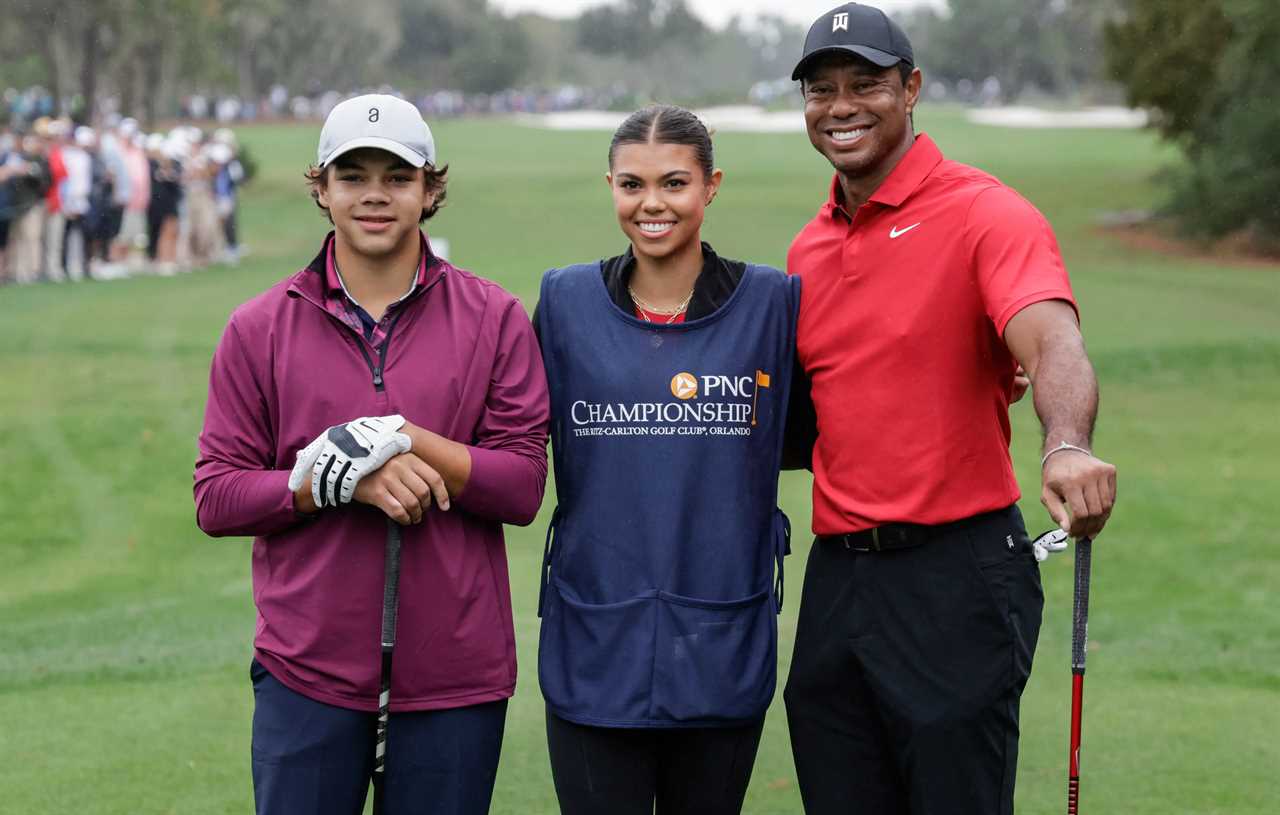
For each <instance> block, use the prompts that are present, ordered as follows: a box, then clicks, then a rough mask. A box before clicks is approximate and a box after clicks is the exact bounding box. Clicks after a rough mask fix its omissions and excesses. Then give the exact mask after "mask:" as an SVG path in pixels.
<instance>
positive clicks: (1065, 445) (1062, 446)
mask: <svg viewBox="0 0 1280 815" xmlns="http://www.w3.org/2000/svg"><path fill="white" fill-rule="evenodd" d="M1063 450H1075V451H1076V452H1077V453H1084V454H1085V455H1086V456H1092V455H1093V453H1091V452H1090V451H1088V450H1086V449H1084V448H1083V447H1076V446H1075V445H1074V444H1068V443H1067V442H1065V441H1064V442H1059V443H1058V446H1057V447H1055V448H1053V449H1052V450H1050V451H1049V452H1047V453H1045V454H1044V458H1042V459H1040V469H1042V470H1043V469H1044V463H1045V462H1046V461H1048V460H1049V456H1051V455H1053V454H1054V453H1061V452H1062V451H1063Z"/></svg>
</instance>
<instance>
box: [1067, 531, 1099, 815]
mask: <svg viewBox="0 0 1280 815" xmlns="http://www.w3.org/2000/svg"><path fill="white" fill-rule="evenodd" d="M1092 560H1093V541H1091V540H1090V539H1089V538H1080V539H1079V540H1078V541H1076V569H1075V592H1074V601H1073V603H1072V609H1071V756H1070V759H1069V760H1068V772H1067V815H1077V813H1078V812H1079V806H1080V724H1081V721H1082V719H1083V713H1084V662H1085V656H1086V654H1087V652H1088V650H1089V573H1090V567H1091V566H1092Z"/></svg>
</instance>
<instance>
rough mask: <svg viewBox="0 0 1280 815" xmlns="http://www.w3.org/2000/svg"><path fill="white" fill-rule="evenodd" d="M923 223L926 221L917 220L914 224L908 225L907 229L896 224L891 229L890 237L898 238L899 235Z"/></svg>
mask: <svg viewBox="0 0 1280 815" xmlns="http://www.w3.org/2000/svg"><path fill="white" fill-rule="evenodd" d="M922 223H924V222H923V221H916V222H915V223H914V224H912V225H911V226H909V227H907V228H906V229H899V228H898V227H896V226H895V227H894V228H893V229H890V230H889V237H890V238H896V237H898V236H899V235H905V234H907V233H908V232H910V231H911V230H913V229H915V228H916V227H917V226H919V225H920V224H922Z"/></svg>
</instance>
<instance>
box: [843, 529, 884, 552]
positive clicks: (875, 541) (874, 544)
mask: <svg viewBox="0 0 1280 815" xmlns="http://www.w3.org/2000/svg"><path fill="white" fill-rule="evenodd" d="M856 534H858V533H856V532H846V533H845V534H844V536H843V537H844V548H846V549H849V550H852V551H854V552H879V551H880V527H878V526H873V527H871V545H870V546H854V545H852V544H850V543H849V539H850V538H852V537H853V536H854V535H856Z"/></svg>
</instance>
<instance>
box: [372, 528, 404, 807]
mask: <svg viewBox="0 0 1280 815" xmlns="http://www.w3.org/2000/svg"><path fill="white" fill-rule="evenodd" d="M399 605H400V524H398V523H396V522H395V521H393V520H391V519H389V518H388V519H387V544H386V565H385V569H384V572H383V584H382V670H381V672H380V673H381V681H380V682H379V689H378V730H377V737H376V739H375V741H374V751H373V811H374V815H381V813H382V811H383V809H382V806H383V787H384V785H385V779H386V759H387V723H388V722H389V721H390V718H391V656H392V653H393V651H394V650H395V645H396V610H397V608H398V607H399Z"/></svg>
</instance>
